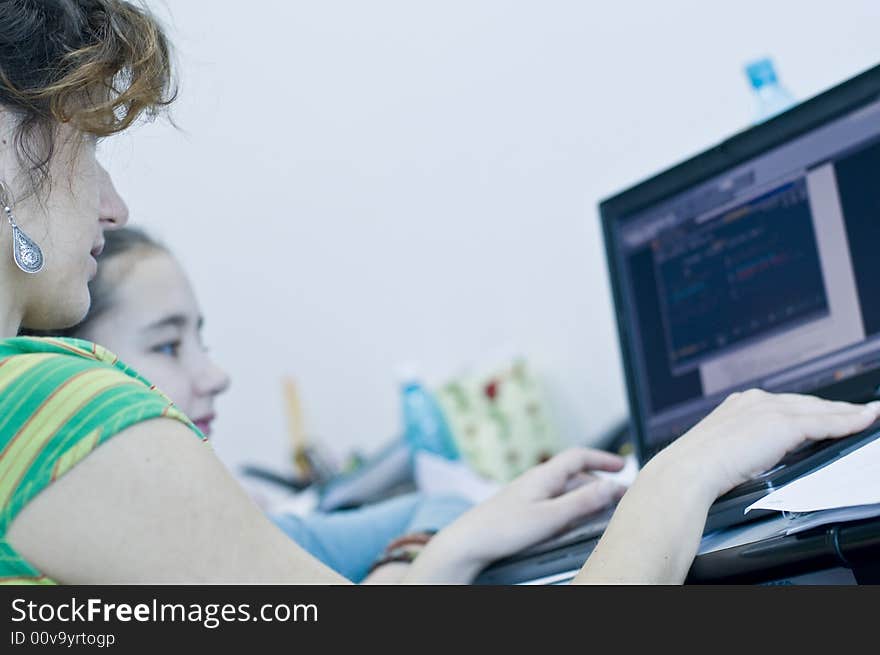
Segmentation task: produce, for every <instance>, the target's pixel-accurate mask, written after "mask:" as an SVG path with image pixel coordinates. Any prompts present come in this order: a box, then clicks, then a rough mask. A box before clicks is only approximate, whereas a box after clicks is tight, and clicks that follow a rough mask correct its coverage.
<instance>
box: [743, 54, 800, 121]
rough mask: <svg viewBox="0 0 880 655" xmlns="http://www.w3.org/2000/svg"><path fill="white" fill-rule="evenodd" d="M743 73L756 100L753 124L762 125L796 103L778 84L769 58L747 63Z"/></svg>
mask: <svg viewBox="0 0 880 655" xmlns="http://www.w3.org/2000/svg"><path fill="white" fill-rule="evenodd" d="M745 72H746V75H747V76H748V78H749V82H750V83H751V85H752V89H753V90H754V91H755V98H756V100H757V108H756V111H755V116H754V122H755V123H762V122H764V121H766V120H767V119H768V118H772V117H773V116H775V115H776V114H779V113H781V112H783V111H785V110H786V109H788V108H789V107H791V106H793V105H795V104H796V103H797V101H796V100H795V99H794V96H792V95H791V93H789V92H788V90H787V89H786V88H785V87H784V86H782V85H781V84H780V83H779V78H778V77H777V75H776V70H775V69H774V67H773V61H772V60H771V59H770V58H769V57H764V58H762V59H756V60H755V61H752V62H749V63H748V64H746V66H745Z"/></svg>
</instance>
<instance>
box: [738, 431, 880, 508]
mask: <svg viewBox="0 0 880 655" xmlns="http://www.w3.org/2000/svg"><path fill="white" fill-rule="evenodd" d="M876 503H880V439H875V440H874V441H872V442H871V443H869V444H866V445H864V446H862V447H861V448H859V449H858V450H855V451H853V452H851V453H849V454H848V455H845V456H843V457H841V458H840V459H838V460H837V461H835V462H832V463H831V464H829V465H828V466H826V467H824V468H821V469H819V470H818V471H815V472H814V473H810V474H809V475H805V476H803V477H801V478H798V479H797V480H795V481H793V482H790V483H789V484H787V485H785V486H784V487H782V488H781V489H779V490H777V491H774V492H772V493H770V494H768V495H767V496H764V497H763V498H762V499H761V500H759V501H757V502H755V503H752V504H751V505H749V506H748V507H747V508H746V512H749V511H750V510H753V509H769V510H777V511H780V512H783V511H784V512H816V511H819V510H824V509H833V508H835V507H851V506H854V505H874V504H876Z"/></svg>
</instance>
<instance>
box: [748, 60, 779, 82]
mask: <svg viewBox="0 0 880 655" xmlns="http://www.w3.org/2000/svg"><path fill="white" fill-rule="evenodd" d="M746 75H748V76H749V81H750V82H751V83H752V87H753V88H755V89H760V88H761V87H762V86H766V85H767V84H776V81H777V80H776V70H774V68H773V61H772V60H771V59H770V58H769V57H764V58H763V59H756V60H755V61H753V62H750V63H748V64H746Z"/></svg>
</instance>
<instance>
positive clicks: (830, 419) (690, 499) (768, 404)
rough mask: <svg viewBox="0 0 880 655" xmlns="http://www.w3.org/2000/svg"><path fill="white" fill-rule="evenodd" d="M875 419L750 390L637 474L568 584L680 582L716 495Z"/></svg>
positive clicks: (866, 409) (876, 408)
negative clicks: (805, 446)
mask: <svg viewBox="0 0 880 655" xmlns="http://www.w3.org/2000/svg"><path fill="white" fill-rule="evenodd" d="M878 416H880V403H871V404H869V405H854V404H852V403H844V402H831V401H827V400H821V399H819V398H815V397H813V396H801V395H795V394H771V393H767V392H765V391H760V390H757V389H756V390H749V391H745V392H742V393H735V394H733V395H731V396H730V397H729V398H727V399H726V400H725V401H724V402H723V403H721V405H719V406H718V407H717V408H716V409H715V410H714V411H713V412H712V413H711V414H709V415H708V416H707V417H706V418H704V419H703V420H702V421H700V422H699V423H698V424H697V425H696V426H694V427H693V428H692V429H691V430H690V431H689V432H687V433H685V434H684V435H682V436H681V437H679V438H678V439H676V440H675V441H674V442H673V443H672V444H671V445H669V446H668V447H666V448H665V449H663V450H662V451H660V453H658V454H657V455H656V456H655V457H653V458H652V459H651V461H649V462H648V463H647V464H646V465H645V467H644V468H643V469H642V470H641V471H640V472H639V474H638V476H637V477H636V480H635V482H634V483H633V485H632V486H631V487H630V490H629V491H628V492H627V494H626V496H625V497H624V498H623V500H621V501H620V504H619V505H618V507H617V510H616V511H615V513H614V517H613V518H612V519H611V522H610V523H609V524H608V527H607V528H606V530H605V533H604V534H603V535H602V539H601V540H600V541H599V543H598V545H597V546H596V548H595V549H594V550H593V552H592V554H591V555H590V558H589V560H587V563H586V565H585V566H584V568H583V569H582V570H581V572H580V573H579V574H578V575H577V576H576V577H575V580H574V581H575V582H581V583H604V584H608V583H640V584H656V583H660V584H679V583H681V582H683V581H684V579H685V577H686V575H687V572H688V570H689V569H690V566H691V563H692V562H693V559H694V556H695V555H696V553H697V548H698V547H699V544H700V537H701V536H702V534H703V529H704V527H705V523H706V515H707V512H708V510H709V507H710V506H711V505H712V503H713V502H714V501H715V499H716V498H717V497H718V496H720V495H721V494H723V493H725V492H727V491H729V490H730V489H732V488H733V487H735V486H736V485H738V484H740V483H742V482H745V481H746V480H748V479H749V478H751V477H753V476H755V475H757V474H758V473H761V472H763V471H765V470H767V469H769V468H771V467H772V466H773V465H774V464H776V463H777V462H778V461H779V460H780V459H782V457H783V456H784V455H785V454H786V453H787V452H789V451H791V450H794V449H795V448H797V447H798V446H800V445H801V444H802V443H804V442H805V441H808V440H819V439H826V438H836V437H843V436H846V435H848V434H851V433H853V432H858V431H860V430H863V429H865V428H867V427H868V426H869V425H871V423H873V422H874V421H875V420H877V418H878Z"/></svg>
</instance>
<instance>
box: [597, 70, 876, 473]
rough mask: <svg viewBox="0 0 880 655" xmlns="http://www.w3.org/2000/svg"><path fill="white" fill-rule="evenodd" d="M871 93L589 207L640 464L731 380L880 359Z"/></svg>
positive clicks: (790, 384) (838, 368)
mask: <svg viewBox="0 0 880 655" xmlns="http://www.w3.org/2000/svg"><path fill="white" fill-rule="evenodd" d="M835 93H836V94H837V95H838V96H840V95H845V93H846V88H845V85H842V86H841V87H838V89H837V90H832V92H829V94H828V95H829V96H830V97H831V99H833V97H834V95H835ZM878 93H880V84H877V88H876V92H875V93H873V94H865V93H864V85H862V86H861V87H860V93H859V98H858V100H854V101H853V102H852V103H851V106H848V107H847V106H846V102H840V101H839V98H838V102H836V103H833V104H834V111H833V112H830V111H827V112H826V113H833V117H832V118H828V119H825V118H821V116H820V118H819V119H817V117H816V115H817V111H818V114H822V111H825V110H821V111H819V110H815V111H814V110H813V109H811V107H810V106H809V103H806V105H803V106H801V107H799V108H797V109H795V110H792V111H790V112H787V114H783V115H782V116H780V117H779V118H777V119H775V120H773V121H771V122H770V123H767V124H765V125H761V126H758V127H756V128H753V129H752V130H751V131H747V132H744V133H742V134H741V135H738V136H737V137H734V139H732V140H730V141H729V142H728V143H727V144H724V145H722V146H720V147H719V148H716V149H714V151H713V152H711V153H709V154H706V155H704V156H697V157H695V158H694V159H692V160H689V161H688V162H685V163H684V164H681V165H679V166H678V167H676V168H675V169H671V170H670V171H667V172H666V173H664V174H661V176H659V178H660V179H659V181H660V182H662V184H658V178H653V179H652V180H650V181H648V182H647V183H644V186H643V187H642V186H636V187H633V189H630V190H628V191H626V192H624V193H623V194H620V195H619V196H617V197H616V198H614V199H610V200H609V201H605V202H604V203H603V204H602V206H601V211H602V216H603V221H604V223H605V226H604V227H605V236H606V247H607V253H608V257H609V264H610V269H611V275H612V278H613V280H612V281H613V285H614V288H615V303H616V309H617V316H618V321H619V323H620V325H619V327H620V335H621V340H622V346H623V350H624V359H625V363H626V369H627V384H628V387H629V389H628V391H629V396H630V404H631V407H632V408H633V410H634V411H633V419H634V421H635V422H636V425H635V428H636V433H637V437H638V439H639V440H640V441H641V443H640V444H639V446H640V453H639V454H640V458H641V459H642V461H643V462H644V461H645V460H646V459H647V458H649V457H650V456H651V455H652V454H653V453H654V452H656V451H657V450H659V449H660V448H661V447H663V446H664V445H666V444H667V443H669V442H670V441H671V440H673V439H674V438H676V437H678V436H679V435H681V434H682V433H683V432H685V431H686V430H687V429H688V428H690V427H691V426H693V425H694V424H695V423H696V422H697V421H699V420H700V419H701V418H702V417H704V416H705V415H706V414H707V413H708V412H709V411H711V410H712V408H714V407H715V406H716V405H717V404H718V403H719V402H720V401H721V400H723V399H724V398H725V397H726V396H727V395H728V394H730V393H731V392H733V391H737V390H741V389H747V388H750V387H760V388H763V389H766V390H768V391H793V392H809V391H814V390H816V389H819V388H821V387H825V386H827V385H829V384H832V383H836V382H840V381H841V380H845V379H846V378H848V377H850V376H856V375H859V374H861V373H864V372H865V371H868V370H874V369H880V99H878V95H877V94H878ZM820 98H821V96H820ZM827 102H828V99H827V98H826V103H827ZM817 104H819V105H822V103H817ZM822 106H823V107H824V106H825V105H822ZM842 107H843V108H842ZM788 114H790V115H791V116H792V117H793V118H791V117H789V116H788ZM790 120H796V121H797V123H798V129H794V128H793V127H791V126H789V129H788V130H787V129H786V128H787V125H786V122H787V121H790ZM807 124H809V125H810V127H809V128H808V129H803V128H804V125H807ZM786 131H788V132H791V133H793V134H794V133H796V135H793V136H792V137H791V138H786V139H785V140H783V141H782V142H780V141H779V138H780V134H784V133H786ZM750 132H752V134H750ZM762 141H764V142H767V143H772V146H768V147H762ZM701 160H705V161H704V163H705V166H704V167H702V168H703V171H704V172H705V175H703V176H702V177H701V170H700V169H701V166H700V163H701ZM710 160H711V161H710ZM676 176H679V177H681V178H683V180H682V182H681V183H679V182H678V181H676ZM684 178H686V179H684ZM649 187H653V190H652V189H651V188H649ZM627 205H628V206H627Z"/></svg>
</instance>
